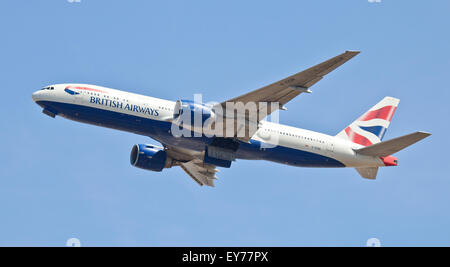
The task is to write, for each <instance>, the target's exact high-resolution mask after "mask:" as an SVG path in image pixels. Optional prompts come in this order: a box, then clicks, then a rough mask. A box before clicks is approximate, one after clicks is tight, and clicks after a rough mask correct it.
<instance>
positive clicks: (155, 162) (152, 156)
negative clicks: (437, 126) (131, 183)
mask: <svg viewBox="0 0 450 267" xmlns="http://www.w3.org/2000/svg"><path fill="white" fill-rule="evenodd" d="M130 162H131V165H133V166H134V167H138V168H141V169H144V170H149V171H155V172H160V171H162V170H163V169H164V168H170V167H172V164H173V160H172V158H170V157H168V156H167V153H166V151H164V150H163V149H162V148H160V147H156V146H152V145H143V144H138V145H134V146H133V149H131V154H130Z"/></svg>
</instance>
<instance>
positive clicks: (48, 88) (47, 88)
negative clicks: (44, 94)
mask: <svg viewBox="0 0 450 267" xmlns="http://www.w3.org/2000/svg"><path fill="white" fill-rule="evenodd" d="M41 90H55V87H53V86H47V87H44V88H42V89H41Z"/></svg>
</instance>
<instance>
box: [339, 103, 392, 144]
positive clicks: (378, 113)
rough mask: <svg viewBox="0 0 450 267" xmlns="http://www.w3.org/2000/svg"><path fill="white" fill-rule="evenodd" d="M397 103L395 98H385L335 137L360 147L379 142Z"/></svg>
mask: <svg viewBox="0 0 450 267" xmlns="http://www.w3.org/2000/svg"><path fill="white" fill-rule="evenodd" d="M399 102H400V100H399V99H397V98H393V97H385V98H384V99H383V100H381V101H380V102H379V103H378V104H376V105H375V106H373V107H372V108H371V109H369V111H367V112H366V113H364V115H362V116H361V117H360V118H359V119H357V120H356V121H354V122H353V123H352V124H350V125H349V126H348V127H347V128H345V129H344V130H343V131H341V132H340V133H339V134H338V135H337V136H338V137H341V138H345V139H348V140H350V141H352V142H353V143H356V144H359V145H362V146H370V145H372V144H376V143H379V142H381V140H383V137H384V134H385V133H386V130H387V128H388V127H389V124H390V123H391V119H392V117H393V116H394V113H395V110H396V109H397V106H398V103H399Z"/></svg>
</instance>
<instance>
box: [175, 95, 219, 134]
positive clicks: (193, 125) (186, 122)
mask: <svg viewBox="0 0 450 267" xmlns="http://www.w3.org/2000/svg"><path fill="white" fill-rule="evenodd" d="M215 117H216V116H215V114H214V111H213V110H212V108H211V106H209V105H206V104H202V103H196V102H194V101H192V100H178V101H177V102H176V104H175V108H174V112H173V122H174V123H175V124H176V125H178V126H181V127H183V128H186V129H189V130H191V131H196V132H200V133H202V132H203V131H202V130H203V129H204V128H203V127H204V126H205V122H206V121H207V120H208V119H210V118H211V120H209V122H212V121H213V120H214V118H215Z"/></svg>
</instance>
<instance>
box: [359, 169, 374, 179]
mask: <svg viewBox="0 0 450 267" xmlns="http://www.w3.org/2000/svg"><path fill="white" fill-rule="evenodd" d="M355 169H356V170H357V171H358V173H359V175H361V177H362V178H366V179H372V180H374V179H376V178H377V173H378V167H365V168H355Z"/></svg>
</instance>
